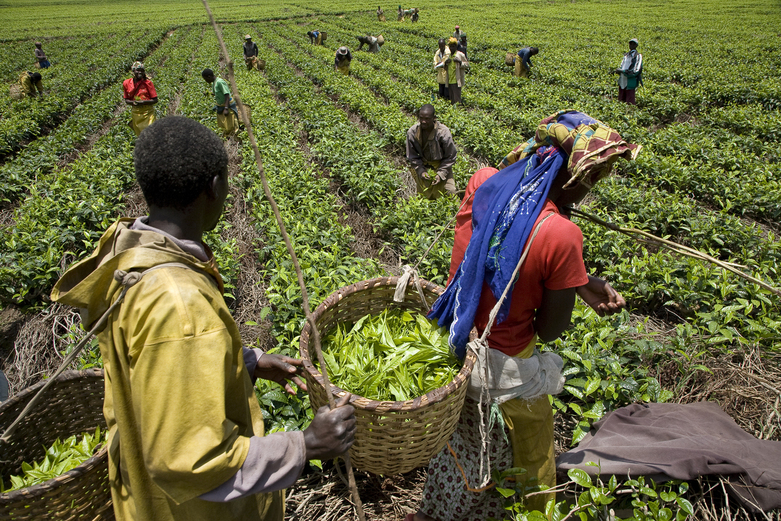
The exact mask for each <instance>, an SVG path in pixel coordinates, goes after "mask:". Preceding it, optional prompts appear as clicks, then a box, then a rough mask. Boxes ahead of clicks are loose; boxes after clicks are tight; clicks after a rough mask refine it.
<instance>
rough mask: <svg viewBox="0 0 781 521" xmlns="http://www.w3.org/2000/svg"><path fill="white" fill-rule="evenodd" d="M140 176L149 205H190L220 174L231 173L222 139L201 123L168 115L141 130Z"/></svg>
mask: <svg viewBox="0 0 781 521" xmlns="http://www.w3.org/2000/svg"><path fill="white" fill-rule="evenodd" d="M133 163H134V164H135V168H136V179H137V180H138V184H139V185H140V186H141V191H142V192H143V193H144V199H146V202H147V204H148V205H150V206H151V205H155V206H158V207H162V208H177V209H183V208H186V207H187V206H188V205H189V204H190V203H192V202H193V201H195V199H197V198H198V196H199V195H201V193H203V192H204V191H205V190H206V189H207V187H208V186H209V183H210V182H211V180H212V178H213V177H214V176H216V175H227V172H226V170H227V167H228V154H227V152H225V147H224V146H223V144H222V140H221V139H220V138H219V136H217V134H215V133H214V132H213V131H211V130H210V129H208V128H206V127H205V126H203V125H202V124H201V123H199V122H197V121H195V120H192V119H189V118H185V117H182V116H168V117H165V118H163V119H160V120H158V121H156V122H155V123H154V124H152V125H150V126H148V127H147V128H145V129H144V130H143V132H141V135H139V136H138V139H137V140H136V148H135V150H134V151H133Z"/></svg>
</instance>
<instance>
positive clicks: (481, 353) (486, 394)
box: [467, 212, 554, 484]
mask: <svg viewBox="0 0 781 521" xmlns="http://www.w3.org/2000/svg"><path fill="white" fill-rule="evenodd" d="M552 215H554V212H551V213H549V214H548V215H546V216H545V217H544V218H543V219H542V220H540V222H538V223H537V226H535V227H534V232H533V233H532V235H531V237H529V241H528V242H527V243H526V247H525V248H524V250H523V254H522V255H521V258H520V259H519V260H518V264H517V265H516V266H515V270H513V274H512V276H511V277H510V281H509V282H508V283H507V286H505V288H504V291H503V292H502V295H501V297H499V299H497V301H496V305H495V306H494V308H493V309H492V310H491V313H490V315H489V316H488V325H487V326H486V328H485V330H484V331H483V334H482V335H481V336H480V338H479V339H477V340H476V341H474V342H469V344H467V345H468V347H469V349H471V350H472V351H473V352H474V353H475V355H477V360H478V362H477V365H480V369H482V370H483V373H484V375H483V382H482V387H481V391H480V401H479V402H478V404H477V408H478V410H479V412H480V438H481V440H482V443H483V450H481V451H480V477H481V480H480V481H481V483H483V484H485V483H487V482H488V481H489V480H490V479H491V457H490V456H489V455H488V454H489V451H488V447H489V445H490V443H491V442H490V439H489V435H488V434H489V431H490V429H491V427H492V425H493V422H494V414H493V413H492V412H491V413H489V415H488V416H489V417H488V422H487V423H488V425H486V418H485V416H486V415H485V414H484V412H483V407H484V405H485V406H489V407H490V405H489V402H490V401H491V392H490V390H489V389H488V382H489V381H491V380H490V378H491V374H490V364H489V363H488V355H487V353H488V351H487V350H488V349H490V348H489V347H488V342H487V340H486V339H487V338H488V335H489V334H490V332H491V326H492V325H493V324H494V321H495V320H496V315H497V314H498V313H499V309H500V308H501V307H502V303H504V299H505V298H507V294H508V293H509V292H510V287H511V286H512V285H513V282H514V281H515V278H516V277H517V276H518V272H519V271H520V269H521V266H522V265H523V263H524V261H525V260H526V257H527V256H528V255H529V250H530V249H531V247H532V243H533V242H534V239H535V238H536V237H537V234H538V233H539V231H540V228H541V227H542V223H544V222H545V221H547V220H548V219H549V218H550V217H551V216H552ZM474 370H478V368H477V367H476V368H475V369H474Z"/></svg>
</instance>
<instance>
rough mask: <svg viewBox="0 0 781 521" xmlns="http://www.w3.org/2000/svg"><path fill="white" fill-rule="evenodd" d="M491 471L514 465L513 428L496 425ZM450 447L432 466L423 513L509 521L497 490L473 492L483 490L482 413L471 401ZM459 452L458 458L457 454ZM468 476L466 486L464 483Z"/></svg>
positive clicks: (442, 518)
mask: <svg viewBox="0 0 781 521" xmlns="http://www.w3.org/2000/svg"><path fill="white" fill-rule="evenodd" d="M488 436H489V439H490V443H489V450H488V455H489V459H490V463H491V468H492V469H494V470H497V471H499V472H501V471H503V470H507V469H509V468H511V467H512V466H513V450H512V446H511V444H510V443H509V442H508V441H507V440H508V439H509V437H510V429H509V428H507V427H506V426H505V425H504V423H502V422H495V423H494V425H493V426H492V428H491V430H490V431H489V433H488ZM449 445H450V448H448V447H447V446H446V447H445V448H444V449H442V451H441V452H440V453H439V454H437V455H436V456H434V458H433V459H432V460H431V462H430V463H429V466H428V472H427V473H428V479H427V480H426V485H425V486H424V487H423V498H422V501H421V505H420V511H421V512H423V513H424V514H426V515H428V516H431V517H433V518H434V519H437V520H439V521H485V520H486V519H488V518H494V519H506V518H507V517H509V513H508V512H507V511H506V510H505V509H504V506H503V503H504V500H503V498H502V497H501V496H500V495H499V494H498V493H497V492H496V491H495V490H494V489H493V488H491V489H489V490H486V491H483V492H471V491H470V490H468V489H467V486H468V487H469V488H470V489H472V490H476V489H479V487H480V452H481V447H482V437H481V436H480V411H479V409H478V404H477V402H475V401H474V400H471V399H469V398H467V399H466V401H465V402H464V408H463V410H462V411H461V417H460V418H459V420H458V425H457V427H456V431H455V432H454V433H453V435H452V436H451V437H450V441H449ZM451 449H452V450H453V452H455V457H454V456H453V453H452V452H451ZM464 476H466V483H464Z"/></svg>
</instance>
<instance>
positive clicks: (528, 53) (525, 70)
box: [515, 47, 540, 78]
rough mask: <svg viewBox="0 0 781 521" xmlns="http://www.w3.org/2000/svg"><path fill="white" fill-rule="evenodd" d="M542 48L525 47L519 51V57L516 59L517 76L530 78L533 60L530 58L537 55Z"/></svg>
mask: <svg viewBox="0 0 781 521" xmlns="http://www.w3.org/2000/svg"><path fill="white" fill-rule="evenodd" d="M538 52H540V50H539V49H538V48H537V47H524V48H523V49H521V50H520V51H518V58H516V60H515V76H516V77H518V78H528V77H529V70H530V69H531V66H532V62H531V60H530V59H529V58H531V57H532V56H534V55H536V54H537V53H538Z"/></svg>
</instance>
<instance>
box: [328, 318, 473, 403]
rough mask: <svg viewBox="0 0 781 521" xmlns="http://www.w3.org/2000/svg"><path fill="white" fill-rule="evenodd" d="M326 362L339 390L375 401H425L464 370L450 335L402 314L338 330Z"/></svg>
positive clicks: (332, 334)
mask: <svg viewBox="0 0 781 521" xmlns="http://www.w3.org/2000/svg"><path fill="white" fill-rule="evenodd" d="M323 358H325V363H326V365H327V366H328V375H329V377H330V379H331V382H332V383H333V384H334V385H336V386H338V387H340V388H342V389H344V390H346V391H349V392H351V393H353V394H357V395H358V396H363V397H365V398H369V399H371V400H389V401H399V402H401V401H406V400H411V399H413V398H417V397H418V396H423V395H424V394H426V393H428V392H430V391H433V390H434V389H438V388H440V387H443V386H444V385H447V384H448V383H449V382H450V381H452V380H453V378H454V377H455V375H456V374H457V373H458V371H459V370H460V367H459V366H460V364H459V363H458V360H457V359H456V358H455V357H454V356H453V355H452V354H451V352H450V347H449V345H448V342H447V330H444V329H442V328H440V327H438V326H437V325H436V322H434V321H431V320H428V319H427V318H426V317H425V316H423V315H420V314H417V313H416V314H415V315H413V314H412V313H410V312H408V311H404V310H400V309H394V310H388V309H386V310H385V311H383V312H382V313H380V314H379V315H375V316H372V315H366V316H364V317H362V318H361V319H359V320H358V321H357V322H355V323H354V324H339V325H337V327H336V329H334V330H333V331H332V332H330V333H329V334H328V336H326V337H325V339H324V341H323Z"/></svg>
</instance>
